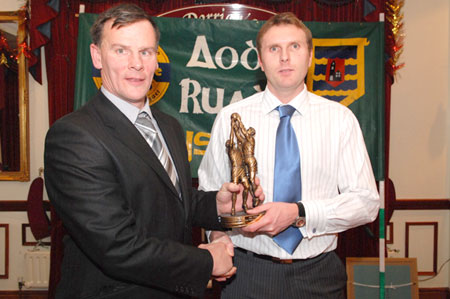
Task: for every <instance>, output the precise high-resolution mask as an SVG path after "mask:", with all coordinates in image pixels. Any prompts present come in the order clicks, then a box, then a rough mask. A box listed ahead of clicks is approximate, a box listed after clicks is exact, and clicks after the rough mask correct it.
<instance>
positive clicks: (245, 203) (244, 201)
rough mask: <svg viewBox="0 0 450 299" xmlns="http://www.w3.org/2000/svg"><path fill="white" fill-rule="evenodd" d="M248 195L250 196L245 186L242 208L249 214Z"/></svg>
mask: <svg viewBox="0 0 450 299" xmlns="http://www.w3.org/2000/svg"><path fill="white" fill-rule="evenodd" d="M247 196H248V189H247V188H244V191H243V192H242V209H243V210H244V212H245V214H247V210H248V206H247Z"/></svg>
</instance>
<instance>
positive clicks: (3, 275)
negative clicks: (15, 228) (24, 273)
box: [0, 223, 9, 279]
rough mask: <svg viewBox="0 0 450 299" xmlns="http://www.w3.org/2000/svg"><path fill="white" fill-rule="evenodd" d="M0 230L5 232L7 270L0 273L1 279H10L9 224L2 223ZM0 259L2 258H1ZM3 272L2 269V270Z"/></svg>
mask: <svg viewBox="0 0 450 299" xmlns="http://www.w3.org/2000/svg"><path fill="white" fill-rule="evenodd" d="M0 229H4V230H5V240H4V241H5V248H4V253H5V256H4V257H3V258H4V259H5V268H4V269H3V271H2V272H0V279H8V278H9V224H8V223H0ZM0 258H2V257H1V256H0ZM0 271H1V269H0Z"/></svg>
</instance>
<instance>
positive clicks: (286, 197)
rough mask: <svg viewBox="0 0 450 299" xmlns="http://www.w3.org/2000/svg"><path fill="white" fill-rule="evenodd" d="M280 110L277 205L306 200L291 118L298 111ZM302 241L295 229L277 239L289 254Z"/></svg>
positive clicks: (278, 108)
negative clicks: (278, 203) (303, 197)
mask: <svg viewBox="0 0 450 299" xmlns="http://www.w3.org/2000/svg"><path fill="white" fill-rule="evenodd" d="M277 110H278V111H279V112H280V124H279V125H278V129H277V139H276V145H275V146H276V147H275V176H274V181H273V198H274V201H275V202H276V201H278V202H292V203H294V202H298V201H300V200H302V181H301V174H300V151H299V149H298V144H297V137H296V136H295V132H294V129H293V128H292V125H291V116H292V114H293V113H294V111H295V108H294V107H292V106H290V105H285V106H279V107H277ZM302 239H303V235H302V233H301V232H300V230H299V229H298V228H296V227H292V226H289V227H288V228H287V229H286V230H284V231H282V232H281V233H279V234H278V235H276V236H274V237H273V240H274V241H275V243H277V244H278V245H279V246H280V247H281V248H283V249H284V250H286V251H287V252H288V253H289V254H292V253H293V252H294V250H295V248H297V246H298V244H300V241H301V240H302Z"/></svg>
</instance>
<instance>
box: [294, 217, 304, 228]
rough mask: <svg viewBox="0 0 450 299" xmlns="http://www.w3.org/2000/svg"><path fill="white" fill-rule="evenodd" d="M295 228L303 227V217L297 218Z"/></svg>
mask: <svg viewBox="0 0 450 299" xmlns="http://www.w3.org/2000/svg"><path fill="white" fill-rule="evenodd" d="M295 226H296V227H302V226H305V217H299V218H298V219H297V220H296V221H295Z"/></svg>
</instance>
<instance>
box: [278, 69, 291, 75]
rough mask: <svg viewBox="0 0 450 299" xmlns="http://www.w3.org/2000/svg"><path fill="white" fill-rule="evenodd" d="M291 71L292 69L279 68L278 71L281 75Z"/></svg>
mask: <svg viewBox="0 0 450 299" xmlns="http://www.w3.org/2000/svg"><path fill="white" fill-rule="evenodd" d="M292 71H293V69H281V70H279V71H278V72H279V73H280V74H282V75H286V74H289V73H291V72H292Z"/></svg>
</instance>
